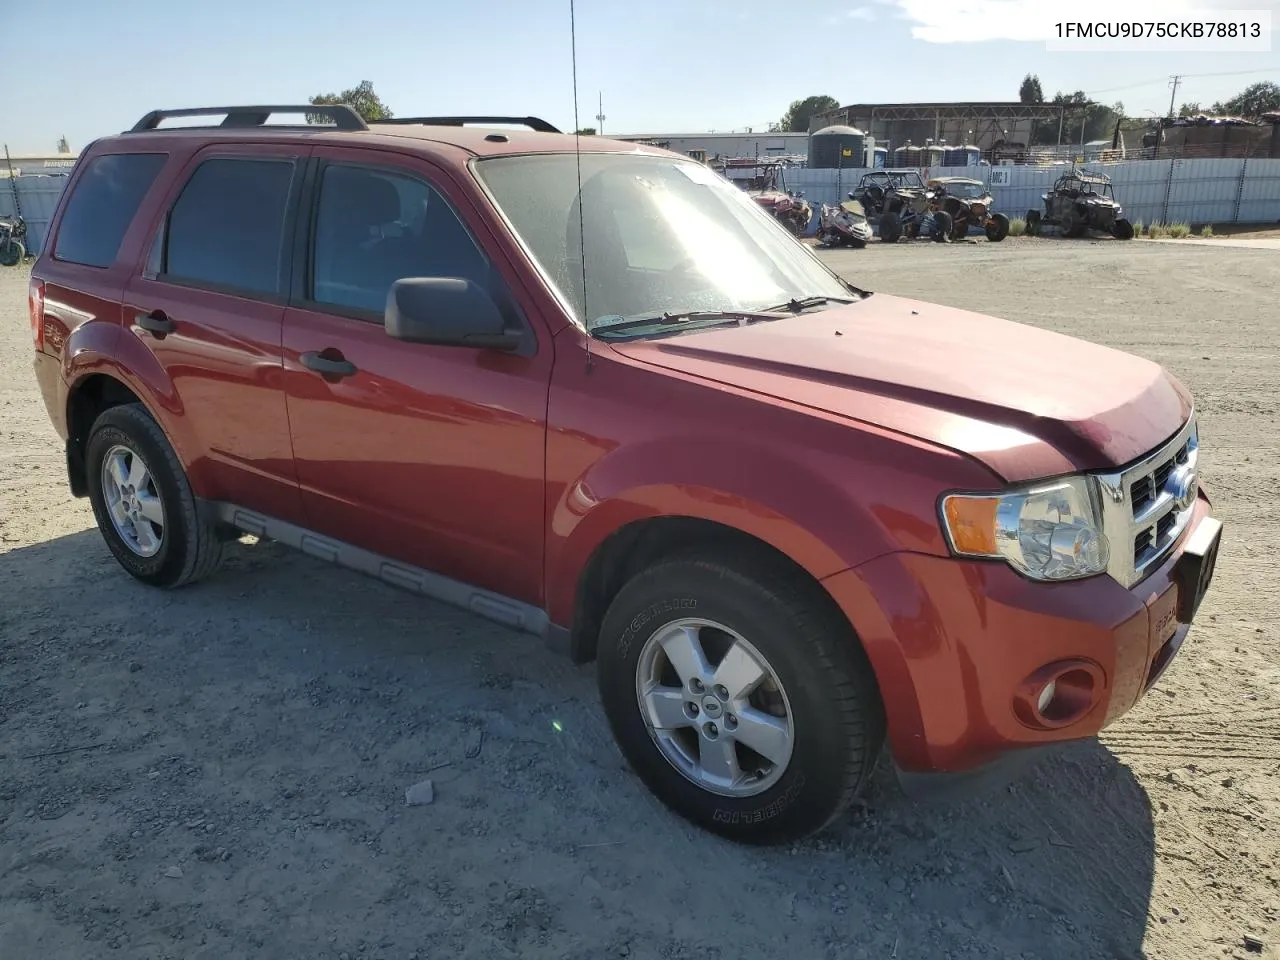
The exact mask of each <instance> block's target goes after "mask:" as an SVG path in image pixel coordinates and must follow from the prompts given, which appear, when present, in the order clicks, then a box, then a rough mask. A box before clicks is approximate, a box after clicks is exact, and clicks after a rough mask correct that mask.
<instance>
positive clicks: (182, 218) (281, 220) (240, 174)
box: [161, 158, 295, 294]
mask: <svg viewBox="0 0 1280 960" xmlns="http://www.w3.org/2000/svg"><path fill="white" fill-rule="evenodd" d="M294 171H295V166H294V163H293V161H292V160H247V159H231V158H227V159H223V158H218V159H216V160H206V161H205V162H204V163H202V164H200V166H199V167H197V168H196V172H195V173H193V174H192V175H191V179H190V180H188V181H187V185H186V186H185V187H184V188H183V190H182V194H181V195H180V196H179V197H178V200H177V202H176V203H175V204H174V205H173V209H172V210H171V211H170V212H169V222H168V226H167V229H166V233H165V244H164V246H165V249H164V256H163V265H162V270H161V273H162V276H163V277H164V279H167V280H175V281H178V282H183V283H192V284H196V285H199V286H210V287H215V288H221V289H227V290H234V291H243V292H246V293H257V294H278V293H280V292H281V290H282V289H283V284H282V279H283V278H282V272H283V270H282V266H283V264H284V224H285V213H286V211H287V210H288V207H289V190H290V187H291V185H292V183H293V176H294Z"/></svg>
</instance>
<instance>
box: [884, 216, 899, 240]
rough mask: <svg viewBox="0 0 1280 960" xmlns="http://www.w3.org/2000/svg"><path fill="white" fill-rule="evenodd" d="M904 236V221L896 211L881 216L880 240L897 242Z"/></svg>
mask: <svg viewBox="0 0 1280 960" xmlns="http://www.w3.org/2000/svg"><path fill="white" fill-rule="evenodd" d="M901 236H902V221H901V220H900V219H899V218H898V215H897V214H896V213H892V212H891V213H886V214H883V215H882V216H881V217H880V242H881V243H897V242H898V238H899V237H901Z"/></svg>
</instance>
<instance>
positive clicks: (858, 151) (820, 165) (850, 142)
mask: <svg viewBox="0 0 1280 960" xmlns="http://www.w3.org/2000/svg"><path fill="white" fill-rule="evenodd" d="M865 139H866V135H865V134H864V133H863V132H862V131H861V130H859V129H858V128H857V127H842V126H838V125H837V126H832V127H823V128H822V129H821V130H819V131H817V132H816V133H814V134H813V135H812V136H810V137H809V167H810V169H813V170H834V169H835V168H837V167H860V166H862V163H863V141H864V140H865Z"/></svg>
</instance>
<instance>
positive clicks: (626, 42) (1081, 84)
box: [0, 0, 1280, 153]
mask: <svg viewBox="0 0 1280 960" xmlns="http://www.w3.org/2000/svg"><path fill="white" fill-rule="evenodd" d="M1088 2H1094V0H1085V2H1084V3H1082V2H1080V0H1069V2H1058V0H785V2H783V0H639V2H637V0H632V2H630V3H623V2H622V0H576V28H577V49H578V60H577V67H578V91H579V97H578V101H579V105H580V109H579V125H580V126H597V125H598V124H597V122H596V120H595V119H594V115H595V114H596V113H597V102H598V101H597V96H598V95H599V94H603V98H604V113H605V115H606V119H605V121H604V124H603V130H604V132H605V133H606V134H608V133H679V132H707V131H712V130H719V131H729V130H742V131H745V130H747V129H748V128H751V129H753V130H756V131H760V130H764V129H766V128H767V126H768V124H769V123H770V122H774V121H777V120H778V119H779V118H780V117H781V116H782V115H783V113H784V112H785V111H786V109H787V105H788V104H789V103H790V102H791V101H792V100H797V99H800V98H803V97H806V96H809V95H811V94H829V95H830V96H833V97H835V98H836V99H837V100H838V101H840V103H842V104H846V103H902V102H911V101H930V102H934V101H947V100H1016V99H1017V97H1018V85H1019V83H1020V82H1021V80H1022V78H1023V76H1024V75H1025V74H1026V73H1028V72H1031V73H1035V74H1037V75H1038V76H1039V77H1040V81H1041V84H1042V86H1043V89H1044V92H1045V95H1046V96H1052V95H1053V93H1054V92H1055V91H1057V90H1064V91H1073V90H1084V91H1086V92H1087V93H1089V94H1090V95H1091V96H1094V97H1095V98H1096V99H1098V100H1100V101H1103V102H1106V103H1114V102H1115V101H1117V100H1119V101H1122V102H1123V103H1124V105H1125V108H1126V112H1127V113H1128V114H1129V115H1132V116H1143V115H1150V114H1163V113H1164V112H1165V111H1166V110H1167V109H1168V106H1169V96H1170V89H1169V85H1168V84H1169V76H1170V75H1172V74H1182V75H1184V77H1185V79H1184V80H1183V81H1182V85H1181V87H1180V88H1179V90H1178V95H1177V100H1178V102H1179V103H1182V102H1184V101H1200V102H1202V103H1203V104H1204V105H1205V106H1208V105H1209V104H1210V103H1212V102H1213V101H1215V100H1222V99H1226V98H1228V97H1230V96H1232V95H1234V94H1235V93H1237V92H1239V91H1240V90H1242V89H1243V88H1244V87H1245V86H1247V85H1248V84H1250V83H1253V82H1256V81H1259V80H1272V81H1276V82H1280V36H1277V35H1276V34H1275V33H1274V31H1275V30H1278V29H1280V0H1159V3H1158V7H1156V8H1155V9H1158V10H1159V11H1160V13H1161V18H1162V19H1165V20H1168V19H1175V18H1181V17H1182V16H1184V15H1193V14H1189V13H1188V11H1197V10H1202V9H1203V8H1218V10H1219V11H1221V10H1222V9H1223V8H1226V9H1240V8H1245V9H1253V10H1258V9H1262V10H1266V11H1270V14H1271V21H1272V30H1273V33H1272V35H1271V36H1272V41H1273V42H1272V50H1271V52H1254V53H1239V52H1236V53H1231V52H1225V53H1223V52H1219V53H1213V52H1203V51H1188V52H1174V53H1170V52H1154V51H1141V52H1137V51H1135V52H1123V53H1115V52H1105V53H1088V52H1079V51H1069V52H1061V51H1054V52H1050V51H1048V50H1047V49H1046V43H1045V40H1044V39H1043V38H1044V37H1045V36H1046V32H1047V31H1048V30H1050V29H1051V26H1050V25H1051V23H1052V22H1054V21H1057V20H1068V19H1070V20H1075V19H1082V18H1083V17H1082V14H1085V13H1098V14H1099V15H1101V16H1105V17H1107V18H1108V19H1116V18H1117V17H1126V16H1127V15H1128V14H1133V15H1134V16H1142V15H1149V14H1150V12H1151V10H1152V9H1153V8H1152V6H1151V3H1152V2H1155V0H1110V2H1106V3H1101V5H1100V6H1095V7H1094V8H1092V9H1090V8H1088V7H1087V6H1086V5H1085V3H1088ZM1098 2H1101V0H1098ZM3 6H7V7H9V9H7V10H0V29H3V34H4V35H5V36H6V37H8V38H10V40H9V42H7V43H6V44H5V47H6V49H7V50H8V51H9V52H10V53H15V52H18V53H21V54H22V55H21V57H20V59H21V60H23V61H25V64H26V65H25V66H23V67H20V68H18V69H17V72H16V74H15V73H11V74H10V76H11V77H12V76H15V75H16V76H21V77H22V78H23V81H24V82H23V83H22V84H21V85H20V86H15V85H14V84H9V85H8V86H7V88H6V92H5V94H4V96H3V97H0V142H3V143H5V144H7V145H8V147H9V149H10V150H11V151H12V152H14V153H35V152H45V151H51V150H53V149H54V147H55V144H56V142H57V140H58V138H59V137H60V136H66V137H67V139H68V140H69V141H70V143H71V145H72V147H73V149H77V150H78V149H80V148H82V147H83V146H84V145H85V144H86V143H88V142H89V141H91V140H93V139H95V138H96V137H99V136H103V135H106V134H111V133H115V132H118V131H120V130H123V129H126V128H128V127H130V126H132V125H133V124H134V123H135V122H136V121H137V120H138V118H139V117H141V116H142V115H143V114H144V113H146V112H147V111H149V110H152V109H155V108H157V107H168V108H175V107H188V106H212V105H228V104H235V103H302V102H304V101H305V100H306V99H307V98H308V97H310V96H311V95H313V94H316V93H322V92H324V93H328V92H337V91H339V90H342V89H344V88H349V87H353V86H355V85H356V84H357V83H359V82H360V81H362V80H370V81H372V83H373V85H374V89H375V90H376V91H377V92H378V94H379V95H380V96H381V97H382V99H383V100H384V101H385V102H386V103H387V104H388V105H389V106H390V107H391V108H392V109H393V110H394V111H395V112H396V113H397V114H398V115H401V116H412V115H427V114H445V113H452V114H461V113H480V114H484V113H489V114H513V115H521V116H523V115H526V114H534V115H537V116H541V117H543V118H545V119H547V120H549V121H551V122H552V123H553V124H555V125H556V126H558V127H560V128H561V129H566V130H568V129H573V124H574V100H573V93H572V90H573V87H572V83H573V76H572V59H571V55H570V54H571V45H570V21H569V7H570V5H569V0H463V2H442V0H412V2H410V0H360V2H356V3H353V2H350V0H348V2H337V0H306V2H296V0H218V2H217V3H216V4H209V3H201V2H199V0H185V2H183V0H178V2H175V0H8V3H4V4H0V7H3ZM11 68H12V64H11ZM1224 74H1230V75H1224Z"/></svg>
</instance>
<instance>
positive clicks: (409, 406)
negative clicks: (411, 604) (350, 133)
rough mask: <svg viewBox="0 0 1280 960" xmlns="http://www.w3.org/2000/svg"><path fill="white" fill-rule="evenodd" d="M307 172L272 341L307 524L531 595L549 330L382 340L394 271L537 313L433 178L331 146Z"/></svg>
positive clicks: (420, 167) (422, 166)
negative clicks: (500, 339)
mask: <svg viewBox="0 0 1280 960" xmlns="http://www.w3.org/2000/svg"><path fill="white" fill-rule="evenodd" d="M312 166H313V178H312V181H313V185H312V192H313V195H314V198H313V200H312V201H311V202H310V203H309V204H308V207H309V208H310V209H311V210H312V215H311V218H310V223H309V224H305V225H304V230H303V234H304V239H302V240H301V241H300V243H299V246H298V251H299V252H298V254H297V256H298V258H299V259H300V260H301V261H303V262H304V263H305V269H303V270H301V271H299V273H300V274H301V276H300V278H299V281H300V282H299V283H297V284H296V285H295V288H294V291H293V293H294V298H293V300H292V301H291V304H290V307H289V309H288V310H287V311H286V313H285V321H284V340H283V346H284V365H285V384H286V393H287V397H288V401H287V402H288V410H289V423H290V428H291V433H292V437H293V454H294V460H295V464H296V470H297V476H298V481H299V484H300V487H301V491H302V498H303V503H304V505H305V509H306V512H307V517H308V526H309V527H310V528H311V529H313V530H315V531H317V532H319V533H323V534H326V535H328V536H331V537H334V538H336V539H338V540H342V541H345V542H347V543H350V544H353V545H355V546H358V547H362V548H364V549H366V550H371V551H373V552H375V553H379V554H382V555H384V556H388V557H392V558H395V559H398V560H401V561H404V562H406V563H411V564H413V565H415V566H419V567H423V568H425V569H428V570H432V571H434V572H437V573H441V574H443V575H445V576H448V577H451V578H453V579H456V580H461V581H463V582H465V583H470V584H474V585H476V586H479V587H483V588H485V589H488V590H492V591H494V592H496V593H500V594H503V595H505V596H509V597H512V598H514V599H518V600H521V601H524V602H526V603H532V604H540V603H541V600H542V557H543V517H544V511H545V504H544V464H545V446H546V436H545V434H546V409H547V392H548V387H549V382H550V376H551V344H550V338H549V337H547V336H546V335H545V333H543V332H542V331H541V330H540V329H538V330H536V331H534V330H533V328H532V327H531V328H530V329H531V331H533V332H534V333H535V335H534V336H531V337H530V340H529V342H530V344H531V348H530V349H528V350H526V351H523V353H522V354H514V353H500V352H497V351H492V350H483V349H474V348H463V347H437V346H429V345H423V344H411V343H405V342H402V341H398V340H393V339H392V338H391V337H389V336H388V335H387V334H386V332H385V331H384V328H383V309H384V305H385V303H386V299H387V292H388V290H389V289H390V287H391V284H392V283H393V282H394V281H395V280H397V279H400V278H402V277H410V276H450V277H464V278H466V279H469V280H472V281H473V282H476V283H481V284H484V285H485V286H486V287H487V288H488V289H489V290H490V292H491V293H492V294H493V295H494V297H495V299H496V300H498V301H499V303H500V304H504V303H505V304H506V305H507V306H508V307H509V309H511V310H512V311H513V312H514V313H513V315H514V316H518V317H519V319H520V321H521V322H523V323H526V324H531V323H537V320H536V318H534V317H532V316H531V315H530V314H529V313H528V312H525V311H522V310H521V309H520V307H519V305H518V303H517V302H516V298H515V296H513V291H515V290H516V289H517V287H518V284H517V283H516V282H514V277H513V275H512V273H511V267H510V264H509V263H508V262H506V261H505V260H502V259H500V258H495V257H493V256H491V254H490V252H489V251H490V250H492V249H494V248H496V244H495V243H494V242H493V238H492V236H491V235H489V234H488V233H487V232H484V231H483V230H481V231H476V230H472V229H470V228H469V227H468V226H467V223H468V222H475V220H476V219H477V218H476V217H475V213H474V207H472V206H471V203H470V200H469V198H467V197H466V196H465V195H464V194H463V193H462V192H461V190H460V189H459V188H458V186H457V185H456V184H454V183H453V181H452V180H450V179H449V178H448V177H446V176H445V175H444V174H442V173H441V172H439V171H437V170H435V169H434V168H432V167H430V166H429V165H428V164H426V163H425V162H424V161H419V160H416V159H413V158H409V157H404V156H401V155H398V154H392V153H379V152H376V151H370V150H356V149H344V148H336V147H321V148H317V150H316V154H315V160H314V161H313V164H312ZM485 241H487V242H485ZM536 334H541V342H539V340H538V336H537V335H536Z"/></svg>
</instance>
